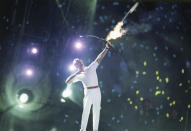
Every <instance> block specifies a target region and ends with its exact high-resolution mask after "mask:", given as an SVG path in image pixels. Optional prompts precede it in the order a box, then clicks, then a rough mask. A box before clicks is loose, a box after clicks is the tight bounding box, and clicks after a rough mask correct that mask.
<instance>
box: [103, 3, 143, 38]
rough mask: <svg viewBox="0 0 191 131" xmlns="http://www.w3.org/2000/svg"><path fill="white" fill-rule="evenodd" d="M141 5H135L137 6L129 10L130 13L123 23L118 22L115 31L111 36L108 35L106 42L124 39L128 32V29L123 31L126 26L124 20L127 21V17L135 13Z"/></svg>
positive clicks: (110, 33)
mask: <svg viewBox="0 0 191 131" xmlns="http://www.w3.org/2000/svg"><path fill="white" fill-rule="evenodd" d="M138 5H139V3H138V2H137V3H135V5H134V6H133V7H132V8H131V9H130V10H129V12H127V13H126V15H125V17H124V18H123V19H122V21H120V22H118V23H117V24H116V25H115V27H114V29H113V30H111V31H110V32H109V34H108V35H107V37H106V40H107V41H109V40H112V39H113V40H115V39H117V38H120V37H122V36H123V35H125V34H126V32H127V30H128V29H123V28H122V27H123V25H124V19H126V17H127V16H128V14H129V13H133V12H134V11H135V9H136V8H137V6H138Z"/></svg>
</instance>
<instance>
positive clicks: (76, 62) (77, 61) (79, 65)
mask: <svg viewBox="0 0 191 131" xmlns="http://www.w3.org/2000/svg"><path fill="white" fill-rule="evenodd" d="M73 64H74V66H75V67H76V68H77V69H80V70H83V68H84V63H83V61H82V60H80V59H74V63H73Z"/></svg>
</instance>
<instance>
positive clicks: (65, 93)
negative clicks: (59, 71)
mask: <svg viewBox="0 0 191 131" xmlns="http://www.w3.org/2000/svg"><path fill="white" fill-rule="evenodd" d="M71 95H72V91H71V89H69V88H67V89H66V90H64V91H63V93H62V97H64V98H66V97H69V96H71Z"/></svg>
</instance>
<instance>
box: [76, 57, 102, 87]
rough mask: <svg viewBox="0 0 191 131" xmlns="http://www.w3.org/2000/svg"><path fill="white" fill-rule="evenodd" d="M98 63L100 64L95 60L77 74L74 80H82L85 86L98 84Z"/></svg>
mask: <svg viewBox="0 0 191 131" xmlns="http://www.w3.org/2000/svg"><path fill="white" fill-rule="evenodd" d="M98 65H99V64H98V62H97V61H96V60H95V61H93V62H92V63H91V64H90V65H89V66H87V67H85V68H84V72H81V73H80V74H78V75H76V76H75V77H74V78H73V80H72V81H73V82H77V81H81V82H82V84H83V87H84V88H86V87H92V86H98V78H97V73H96V69H97V67H98Z"/></svg>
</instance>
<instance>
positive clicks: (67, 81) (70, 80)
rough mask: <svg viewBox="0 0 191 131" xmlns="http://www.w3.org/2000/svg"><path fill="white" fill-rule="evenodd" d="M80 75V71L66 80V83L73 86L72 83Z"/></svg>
mask: <svg viewBox="0 0 191 131" xmlns="http://www.w3.org/2000/svg"><path fill="white" fill-rule="evenodd" d="M79 73H80V71H78V72H76V73H74V74H72V75H70V76H69V77H68V78H67V79H66V81H65V83H66V84H71V83H72V82H73V79H74V78H75V76H76V75H78V74H79Z"/></svg>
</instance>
